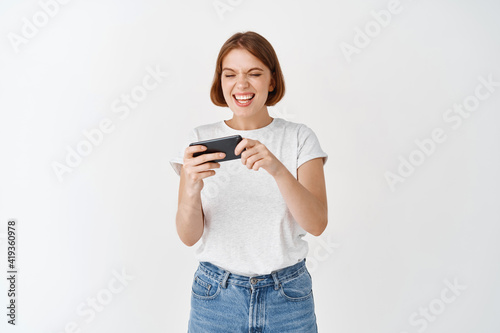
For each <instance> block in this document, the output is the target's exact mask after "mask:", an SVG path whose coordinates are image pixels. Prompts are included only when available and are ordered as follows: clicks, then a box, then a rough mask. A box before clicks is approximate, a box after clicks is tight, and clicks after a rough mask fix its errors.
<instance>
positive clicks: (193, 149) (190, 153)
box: [184, 145, 207, 158]
mask: <svg viewBox="0 0 500 333" xmlns="http://www.w3.org/2000/svg"><path fill="white" fill-rule="evenodd" d="M205 150H207V147H205V146H203V145H195V146H189V147H187V148H186V150H185V151H184V158H186V157H187V158H192V157H193V154H194V153H197V152H202V151H205Z"/></svg>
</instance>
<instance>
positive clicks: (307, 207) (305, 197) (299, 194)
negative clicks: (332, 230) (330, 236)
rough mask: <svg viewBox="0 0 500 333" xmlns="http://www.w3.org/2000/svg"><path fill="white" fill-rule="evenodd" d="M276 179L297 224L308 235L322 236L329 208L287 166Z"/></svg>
mask: <svg viewBox="0 0 500 333" xmlns="http://www.w3.org/2000/svg"><path fill="white" fill-rule="evenodd" d="M274 179H275V180H276V183H277V184H278V188H279V190H280V192H281V195H282V196H283V199H284V200H285V202H286V205H287V207H288V209H289V210H290V212H291V213H292V215H293V217H294V218H295V220H296V221H297V223H298V224H299V225H300V226H301V227H302V228H303V229H304V230H305V231H307V232H308V233H310V234H312V235H314V236H319V235H321V233H322V232H323V231H324V230H325V228H326V225H327V223H328V209H327V207H326V206H325V205H324V204H323V203H322V202H321V201H320V200H319V199H318V198H317V197H315V196H314V195H313V194H312V193H311V192H309V190H307V189H306V188H305V187H304V186H303V185H302V184H301V183H300V182H299V181H298V180H297V179H295V177H294V176H293V175H292V174H291V173H290V171H288V169H287V168H286V167H285V166H283V168H282V169H281V170H280V172H279V173H277V174H276V175H275V176H274Z"/></svg>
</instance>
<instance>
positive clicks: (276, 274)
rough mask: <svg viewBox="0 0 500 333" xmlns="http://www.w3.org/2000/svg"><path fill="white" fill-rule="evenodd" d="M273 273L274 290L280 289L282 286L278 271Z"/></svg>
mask: <svg viewBox="0 0 500 333" xmlns="http://www.w3.org/2000/svg"><path fill="white" fill-rule="evenodd" d="M271 275H272V276H273V280H274V290H278V289H279V288H280V286H281V284H280V280H279V279H278V272H277V271H274V272H272V273H271Z"/></svg>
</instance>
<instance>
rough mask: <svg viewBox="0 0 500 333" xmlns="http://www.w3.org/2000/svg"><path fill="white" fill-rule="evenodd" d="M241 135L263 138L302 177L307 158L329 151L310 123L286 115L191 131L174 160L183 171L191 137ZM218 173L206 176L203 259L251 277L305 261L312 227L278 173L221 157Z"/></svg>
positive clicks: (200, 257)
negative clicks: (251, 126)
mask: <svg viewBox="0 0 500 333" xmlns="http://www.w3.org/2000/svg"><path fill="white" fill-rule="evenodd" d="M235 134H240V135H241V136H242V137H243V138H250V139H254V140H258V141H259V142H261V143H263V144H264V145H265V146H266V147H267V148H268V149H269V151H270V152H271V153H273V155H274V156H276V158H278V159H279V160H280V161H281V162H282V163H283V164H284V165H285V166H286V168H287V169H288V170H289V171H290V173H291V174H292V175H293V176H294V177H295V179H297V168H298V167H299V166H301V165H302V164H303V163H305V162H307V161H309V160H311V159H313V158H318V157H323V164H325V163H326V161H327V159H328V155H327V154H326V153H325V152H324V151H323V150H322V149H321V146H320V143H319V141H318V138H317V137H316V134H315V133H314V132H313V131H312V130H311V129H310V128H309V127H307V126H306V125H304V124H300V123H294V122H291V121H287V120H285V119H282V118H274V119H273V121H272V122H271V123H270V124H269V125H267V126H265V127H261V128H258V129H255V130H235V129H232V128H231V127H229V126H228V125H226V123H225V122H224V121H219V122H216V123H212V124H206V125H202V126H198V127H196V128H194V129H192V130H191V132H190V133H189V135H188V136H187V138H186V141H185V142H184V143H183V145H182V146H181V147H179V152H178V155H177V156H176V157H175V158H173V159H171V160H170V164H171V165H172V167H173V168H174V170H175V172H176V173H177V174H178V175H180V169H181V165H182V164H183V157H184V150H185V149H186V147H187V146H188V145H189V143H191V142H195V141H202V140H208V139H214V138H219V137H224V136H229V135H235ZM215 172H216V174H215V175H214V176H210V177H207V178H204V179H203V182H204V187H203V189H202V190H201V203H202V208H203V212H204V214H205V229H204V231H203V235H202V238H201V240H200V242H201V243H200V245H199V247H198V248H197V249H196V258H197V260H198V261H209V262H211V263H212V264H214V265H217V266H219V267H221V268H223V269H225V270H228V271H230V272H232V273H235V274H240V275H245V276H255V275H263V274H270V273H271V272H272V271H275V270H278V269H281V268H284V267H288V266H291V265H294V264H296V263H297V262H299V261H301V260H303V259H304V258H305V257H306V256H307V253H308V250H309V246H308V243H307V241H306V240H304V239H303V238H302V237H304V236H305V235H306V231H305V230H304V229H303V228H302V227H301V226H300V225H299V224H298V223H297V222H296V221H295V219H294V218H293V216H292V214H291V213H290V210H289V209H288V207H287V205H286V203H285V200H284V199H283V196H282V195H281V192H280V190H279V188H278V185H277V183H276V181H275V180H274V178H273V177H272V176H271V175H270V174H269V173H268V172H267V171H266V170H265V169H263V168H259V170H258V171H255V170H251V169H248V168H247V167H246V166H245V165H243V164H242V163H241V159H235V160H230V161H224V162H220V168H216V169H215Z"/></svg>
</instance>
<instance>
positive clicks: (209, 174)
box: [199, 170, 216, 179]
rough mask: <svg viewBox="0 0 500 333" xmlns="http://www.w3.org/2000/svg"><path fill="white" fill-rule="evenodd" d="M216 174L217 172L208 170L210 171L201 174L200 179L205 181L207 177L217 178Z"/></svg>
mask: <svg viewBox="0 0 500 333" xmlns="http://www.w3.org/2000/svg"><path fill="white" fill-rule="evenodd" d="M215 174H216V173H215V170H208V171H204V172H200V173H199V177H200V179H204V178H207V177H211V176H215Z"/></svg>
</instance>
